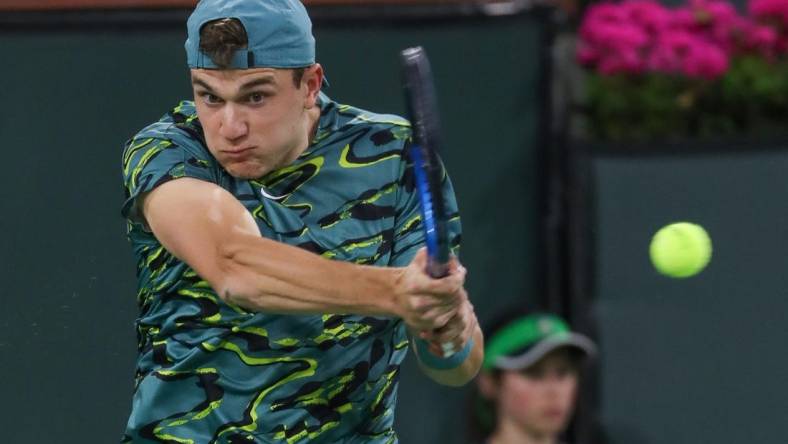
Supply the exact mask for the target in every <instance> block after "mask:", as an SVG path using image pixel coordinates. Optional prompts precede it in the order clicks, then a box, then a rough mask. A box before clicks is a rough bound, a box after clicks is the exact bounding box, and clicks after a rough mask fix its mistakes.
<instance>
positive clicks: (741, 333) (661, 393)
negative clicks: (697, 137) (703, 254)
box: [588, 141, 788, 444]
mask: <svg viewBox="0 0 788 444" xmlns="http://www.w3.org/2000/svg"><path fill="white" fill-rule="evenodd" d="M786 148H788V145H787V144H785V143H773V142H772V143H767V144H760V143H757V142H755V141H747V142H744V143H731V142H729V141H725V142H722V143H721V144H720V145H718V146H716V147H715V146H714V145H711V146H706V147H703V146H698V145H687V146H685V147H683V149H681V150H674V152H673V153H665V152H663V153H658V154H655V153H653V152H652V153H651V154H648V153H644V154H640V155H638V154H637V150H638V148H637V147H628V148H627V149H626V150H621V151H620V152H618V153H609V152H608V153H601V154H592V156H591V164H590V166H591V173H592V176H591V177H592V181H591V186H592V188H593V196H594V200H593V203H594V205H593V207H594V210H593V212H592V220H591V223H590V225H589V228H590V229H591V231H590V233H591V238H592V240H593V243H594V245H595V252H594V254H593V264H594V267H595V271H596V273H595V285H594V288H593V300H592V301H591V303H590V305H589V307H588V308H589V310H590V311H589V313H590V315H592V316H593V317H594V318H595V322H594V323H595V325H596V330H597V333H598V339H599V341H600V346H601V350H602V352H601V355H600V357H599V366H598V372H599V379H600V381H599V382H600V386H599V387H600V390H599V391H600V393H599V397H600V403H599V412H598V414H599V418H600V420H601V423H602V426H603V427H604V429H605V431H606V433H605V434H606V435H607V440H606V442H608V443H615V444H630V443H643V444H662V443H674V444H689V443H700V442H704V443H705V442H709V443H710V442H719V443H744V442H753V443H754V442H758V443H774V444H777V443H782V442H786V436H787V435H786V431H785V427H784V425H785V419H786V413H787V412H788V371H786V369H788V358H786V354H785V352H784V351H785V340H786V338H788V329H786V325H785V313H786V312H787V311H788V299H786V297H785V293H786V288H788V273H786V251H788V206H786V204H785V199H784V196H786V195H787V194H788V180H786V175H785V172H786V171H788V149H786ZM623 151H627V152H628V153H623ZM679 152H683V154H678V153H679ZM692 152H694V153H695V154H690V153H692ZM684 220H686V221H692V222H695V223H698V224H701V225H703V226H704V227H706V229H707V230H708V232H709V234H710V236H711V238H712V241H713V243H714V255H713V258H712V260H711V263H710V265H709V267H708V268H707V269H706V270H705V271H703V272H702V273H701V274H699V275H697V276H695V277H693V278H690V279H685V280H676V279H669V278H666V277H664V276H662V275H659V274H658V273H657V272H656V271H655V270H654V269H653V267H652V266H651V264H650V262H649V258H648V246H649V242H650V239H651V236H652V235H653V234H654V233H655V232H656V231H657V230H658V229H659V228H660V227H661V226H663V225H665V224H668V223H670V222H676V221H684Z"/></svg>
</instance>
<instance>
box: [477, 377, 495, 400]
mask: <svg viewBox="0 0 788 444" xmlns="http://www.w3.org/2000/svg"><path fill="white" fill-rule="evenodd" d="M476 386H477V387H478V388H479V393H480V394H481V395H482V397H484V398H485V399H495V398H497V397H498V381H496V380H495V378H493V376H492V374H490V373H488V372H480V373H479V376H478V377H477V378H476Z"/></svg>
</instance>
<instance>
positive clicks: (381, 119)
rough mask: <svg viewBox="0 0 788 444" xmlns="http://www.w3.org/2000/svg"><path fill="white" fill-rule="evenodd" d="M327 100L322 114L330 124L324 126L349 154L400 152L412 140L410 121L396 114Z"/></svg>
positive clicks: (373, 154)
mask: <svg viewBox="0 0 788 444" xmlns="http://www.w3.org/2000/svg"><path fill="white" fill-rule="evenodd" d="M323 99H324V100H326V103H324V106H323V114H324V117H325V120H326V123H327V125H325V126H323V125H321V126H323V128H321V130H323V131H327V132H330V138H331V139H332V140H333V141H334V142H336V143H339V144H341V145H342V146H343V148H344V149H345V151H350V152H349V153H347V154H348V155H351V157H352V155H356V156H361V157H367V156H374V157H379V156H381V155H393V154H395V153H396V154H397V155H398V156H399V155H400V154H401V153H402V150H403V149H404V148H405V147H406V146H407V145H408V144H409V142H410V137H411V128H410V122H409V121H408V120H407V119H405V118H403V117H401V116H398V115H395V114H383V113H376V112H372V111H368V110H365V109H362V108H358V107H355V106H352V105H346V104H341V103H337V102H334V101H331V100H330V99H328V98H327V97H325V96H323ZM344 157H347V156H344Z"/></svg>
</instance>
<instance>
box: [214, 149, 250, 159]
mask: <svg viewBox="0 0 788 444" xmlns="http://www.w3.org/2000/svg"><path fill="white" fill-rule="evenodd" d="M254 148H255V147H253V146H249V147H244V148H240V149H231V150H221V152H222V154H223V155H225V156H227V157H230V158H236V157H244V156H246V155H247V154H249V153H251V152H252V150H253V149H254Z"/></svg>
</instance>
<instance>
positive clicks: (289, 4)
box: [185, 0, 315, 69]
mask: <svg viewBox="0 0 788 444" xmlns="http://www.w3.org/2000/svg"><path fill="white" fill-rule="evenodd" d="M224 18H236V19H238V20H240V21H241V23H242V24H243V26H244V28H245V29H246V34H247V35H248V36H249V45H248V48H247V49H242V50H238V51H236V53H235V55H234V57H233V61H232V63H231V64H230V66H229V68H231V69H249V68H303V67H305V66H310V65H312V64H314V63H315V38H314V37H313V36H312V21H311V20H310V19H309V15H308V14H307V12H306V8H304V5H303V4H302V3H301V1H299V0H200V2H199V3H198V4H197V7H196V8H195V9H194V12H192V15H191V16H190V17H189V21H188V23H187V28H188V38H187V40H186V45H185V46H186V59H187V61H188V64H189V68H203V69H216V68H218V67H217V66H216V65H215V64H214V63H213V60H211V58H210V57H209V56H208V55H207V54H205V53H203V52H202V51H200V30H201V29H202V27H203V25H205V24H206V23H208V22H211V21H214V20H219V19H224Z"/></svg>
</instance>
